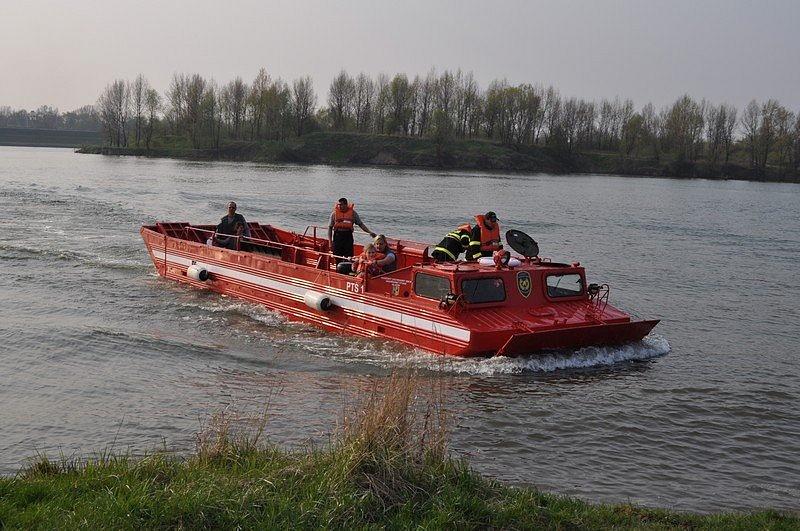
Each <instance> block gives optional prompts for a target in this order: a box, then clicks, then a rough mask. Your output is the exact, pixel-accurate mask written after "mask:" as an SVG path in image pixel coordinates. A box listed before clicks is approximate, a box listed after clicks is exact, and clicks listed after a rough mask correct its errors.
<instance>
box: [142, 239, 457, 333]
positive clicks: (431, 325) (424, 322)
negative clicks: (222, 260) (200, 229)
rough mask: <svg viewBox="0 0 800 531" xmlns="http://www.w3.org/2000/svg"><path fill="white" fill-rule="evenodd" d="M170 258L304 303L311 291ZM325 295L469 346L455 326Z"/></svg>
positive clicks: (346, 306) (346, 305)
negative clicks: (308, 292) (293, 296)
mask: <svg viewBox="0 0 800 531" xmlns="http://www.w3.org/2000/svg"><path fill="white" fill-rule="evenodd" d="M158 255H162V253H160V252H159V253H157V255H156V256H157V257H158V258H160V256H158ZM162 256H163V255H162ZM166 258H167V262H172V263H175V264H180V265H182V266H186V267H189V266H190V265H192V262H195V263H196V264H197V265H198V266H202V267H205V268H206V270H207V271H208V272H209V273H216V274H219V275H223V276H226V277H230V278H234V279H236V280H241V281H242V282H248V283H250V284H254V285H256V286H261V287H263V288H267V289H272V290H275V291H278V292H281V293H287V294H291V295H295V296H297V297H299V298H300V299H302V298H303V296H304V295H305V293H306V292H307V291H309V290H308V289H306V288H304V287H301V286H297V285H294V284H291V283H287V282H281V281H278V280H273V279H270V278H264V277H260V276H257V275H252V274H250V273H245V272H243V271H238V270H236V269H231V268H228V267H223V266H218V265H213V264H204V263H202V261H201V260H191V259H189V258H184V257H183V256H179V255H176V254H172V253H166ZM311 291H320V292H324V291H325V288H324V287H322V286H319V287H318V288H315V289H312V290H311ZM325 294H326V295H327V296H328V297H329V298H330V299H331V302H333V303H334V304H335V305H336V306H339V307H340V308H343V309H345V310H350V311H353V312H359V313H363V314H365V315H370V316H373V317H379V318H381V319H385V320H387V321H391V322H393V323H397V324H400V325H403V326H408V327H411V328H417V329H420V330H426V331H428V332H431V333H433V334H438V335H442V336H446V337H449V338H452V339H456V340H458V341H463V342H465V343H469V338H470V331H469V330H466V329H464V328H457V327H455V326H450V325H446V324H442V323H437V322H436V321H431V320H430V319H425V318H422V317H417V316H414V315H411V314H407V313H403V312H398V311H395V310H389V309H387V308H381V307H379V306H373V305H372V304H366V303H363V302H359V301H354V300H350V299H346V298H343V297H339V296H336V295H331V294H329V293H325Z"/></svg>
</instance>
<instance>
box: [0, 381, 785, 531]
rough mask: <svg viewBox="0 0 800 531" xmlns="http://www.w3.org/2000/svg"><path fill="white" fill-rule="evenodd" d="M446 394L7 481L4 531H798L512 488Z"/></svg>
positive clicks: (767, 521)
mask: <svg viewBox="0 0 800 531" xmlns="http://www.w3.org/2000/svg"><path fill="white" fill-rule="evenodd" d="M441 403H442V401H441V399H440V397H439V396H437V392H436V391H435V390H433V391H432V390H430V389H427V390H426V389H423V388H421V387H420V383H419V382H418V381H417V380H416V379H415V378H414V377H413V376H410V375H395V376H393V377H392V378H391V379H390V380H389V382H388V383H386V384H385V385H383V386H382V388H381V390H380V391H378V390H377V388H376V389H373V390H372V392H370V393H368V394H367V395H366V396H365V397H364V399H363V400H362V402H361V405H360V406H359V407H358V408H356V409H354V410H353V411H352V412H351V413H349V414H346V415H345V416H344V419H343V422H342V426H341V428H340V429H339V430H338V431H337V434H336V436H335V437H333V439H332V442H331V443H330V445H328V446H327V447H326V448H324V449H309V450H307V451H285V450H281V449H278V448H275V447H271V446H266V445H262V444H260V443H259V437H260V435H261V433H262V430H261V428H263V424H261V428H258V429H256V430H255V434H253V432H252V431H250V432H249V433H250V434H249V435H241V434H238V433H236V431H235V430H234V429H233V428H232V425H231V424H230V423H229V421H226V420H225V419H224V418H220V417H217V419H216V421H215V422H214V423H212V424H211V427H210V429H206V430H205V431H204V432H203V433H201V434H200V436H199V437H198V444H197V451H196V453H195V454H193V455H191V456H188V457H182V458H181V457H176V456H174V455H170V454H166V453H156V454H153V455H149V456H145V457H138V458H133V457H130V456H110V455H107V456H103V457H100V458H97V459H93V460H89V461H82V462H78V461H74V460H57V461H52V460H49V459H46V458H44V457H42V458H39V459H38V460H36V461H34V462H33V463H32V464H31V465H30V466H29V467H28V468H26V469H25V470H23V471H22V472H21V473H20V474H19V475H18V476H17V477H14V478H5V479H0V528H6V527H7V528H26V529H30V528H46V529H56V528H76V527H88V528H131V529H135V528H154V527H158V528H262V529H263V528H270V529H274V528H281V529H284V528H295V527H302V528H307V527H333V528H348V529H349V528H365V527H373V528H382V527H391V528H412V527H422V528H443V527H444V528H459V529H461V528H469V529H474V528H509V529H540V528H577V529H600V528H603V529H605V528H611V527H615V528H654V529H663V528H705V529H719V528H731V529H753V528H759V529H791V528H793V529H796V528H798V526H800V519H798V517H797V516H792V515H784V514H780V513H778V512H774V511H763V512H755V513H748V514H722V515H711V516H700V515H690V514H681V513H675V512H669V511H664V510H652V509H643V508H638V507H635V506H631V505H590V504H587V503H584V502H581V501H578V500H574V499H570V498H566V497H561V496H555V495H551V494H546V493H542V492H539V491H537V490H535V489H530V488H512V487H509V486H504V485H501V484H499V483H497V482H495V481H491V480H489V479H486V478H484V477H481V476H480V475H478V474H477V473H475V472H473V471H471V470H470V469H469V467H468V466H467V465H466V464H465V463H464V462H462V461H455V460H452V459H451V458H449V457H448V454H447V449H446V442H447V430H446V426H447V418H446V413H445V411H443V410H442V408H441V407H440V404H441Z"/></svg>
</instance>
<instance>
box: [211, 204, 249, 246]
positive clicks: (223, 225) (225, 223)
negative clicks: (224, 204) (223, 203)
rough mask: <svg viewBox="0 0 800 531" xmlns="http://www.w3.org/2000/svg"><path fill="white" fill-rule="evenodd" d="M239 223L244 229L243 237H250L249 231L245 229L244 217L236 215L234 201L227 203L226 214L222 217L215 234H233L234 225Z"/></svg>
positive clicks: (234, 231) (234, 230)
mask: <svg viewBox="0 0 800 531" xmlns="http://www.w3.org/2000/svg"><path fill="white" fill-rule="evenodd" d="M237 223H241V224H242V226H243V227H244V233H243V234H244V235H245V236H247V237H248V238H249V237H250V229H249V228H248V227H247V221H245V219H244V216H243V215H241V214H237V213H236V201H231V202H230V203H228V213H227V214H226V215H225V216H223V217H222V219H221V220H220V222H219V225H217V230H216V233H215V236H216V234H235V233H236V224H237Z"/></svg>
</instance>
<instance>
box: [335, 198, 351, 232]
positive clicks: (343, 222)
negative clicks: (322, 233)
mask: <svg viewBox="0 0 800 531" xmlns="http://www.w3.org/2000/svg"><path fill="white" fill-rule="evenodd" d="M353 206H354V205H353V203H350V204H349V205H347V210H345V211H344V212H342V211H341V210H340V209H339V203H336V204H335V205H334V206H333V230H353V222H354V215H353V212H354V210H353Z"/></svg>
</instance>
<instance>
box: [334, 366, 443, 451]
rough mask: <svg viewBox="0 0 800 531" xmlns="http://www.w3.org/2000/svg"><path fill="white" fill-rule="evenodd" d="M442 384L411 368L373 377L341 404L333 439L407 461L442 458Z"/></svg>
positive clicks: (346, 444)
mask: <svg viewBox="0 0 800 531" xmlns="http://www.w3.org/2000/svg"><path fill="white" fill-rule="evenodd" d="M443 389H444V386H443V385H442V384H441V381H440V380H436V381H431V380H428V379H423V378H421V377H420V376H419V375H418V374H417V373H416V372H412V371H399V370H396V371H394V372H392V374H391V375H390V376H389V378H388V379H386V380H376V381H374V382H373V384H372V386H371V387H370V388H369V389H368V390H367V391H366V392H364V393H363V394H362V396H360V397H358V399H357V400H356V403H355V405H354V406H353V407H350V408H347V407H346V408H345V411H344V414H343V418H342V425H341V429H340V436H339V443H341V444H343V445H345V446H351V447H355V448H359V449H361V450H363V451H365V452H378V453H386V452H390V453H392V454H395V455H396V456H399V457H403V458H405V459H409V460H421V459H425V458H439V459H441V458H444V457H445V455H446V454H447V441H448V438H449V431H448V416H447V409H446V408H445V400H444V390H443Z"/></svg>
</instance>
